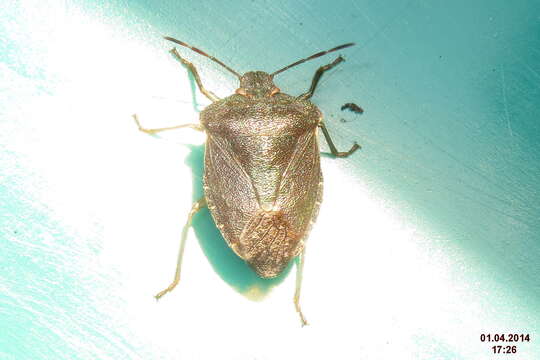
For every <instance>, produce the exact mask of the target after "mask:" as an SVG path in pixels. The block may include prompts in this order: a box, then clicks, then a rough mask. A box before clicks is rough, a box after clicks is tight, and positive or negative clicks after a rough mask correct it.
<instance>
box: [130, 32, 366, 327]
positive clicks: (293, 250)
mask: <svg viewBox="0 0 540 360" xmlns="http://www.w3.org/2000/svg"><path fill="white" fill-rule="evenodd" d="M165 39H166V40H169V41H172V42H174V43H176V44H178V45H181V46H184V47H187V48H190V49H191V50H193V51H195V52H197V53H199V54H201V55H203V56H206V57H208V58H210V59H211V60H212V61H214V62H216V63H218V64H219V65H221V66H222V67H224V68H225V69H227V70H228V71H229V72H231V73H232V74H234V75H235V76H236V77H237V78H238V79H239V81H240V86H239V87H238V89H236V92H235V94H233V95H231V96H228V97H226V98H224V99H220V98H219V97H218V96H216V95H215V94H214V93H212V92H211V91H209V90H207V89H206V88H205V87H204V85H203V84H202V82H201V79H200V77H199V73H198V71H197V69H196V68H195V66H194V65H193V64H192V63H190V62H189V61H187V60H185V59H184V58H182V56H180V54H179V53H178V51H177V50H176V48H173V49H172V50H171V53H172V55H173V56H174V57H175V58H176V59H177V60H179V61H180V62H181V63H182V64H184V65H185V66H186V67H187V68H188V69H189V71H191V73H192V74H193V77H194V78H195V81H196V83H197V85H198V87H199V90H200V91H201V92H202V93H203V94H204V95H205V96H206V97H207V98H208V99H210V100H211V101H212V103H211V104H210V105H208V106H207V107H206V108H205V109H204V110H203V111H201V113H200V124H184V125H179V126H174V127H169V128H160V129H146V128H144V127H142V126H141V124H140V123H139V121H138V119H137V117H136V115H134V118H135V121H136V122H137V125H138V127H139V130H141V131H143V132H146V133H150V134H153V133H157V132H160V131H164V130H171V129H178V128H184V127H190V128H193V129H196V130H199V131H204V132H205V133H206V135H207V141H206V144H205V157H204V179H203V182H204V186H203V188H204V197H203V198H202V199H200V200H199V201H197V202H195V204H193V207H192V209H191V211H190V213H189V216H188V220H187V223H186V225H185V226H184V229H183V231H182V238H181V243H180V251H179V255H178V261H177V267H176V272H175V276H174V280H173V282H172V283H171V284H170V285H169V286H168V287H167V288H166V289H164V290H163V291H161V292H159V293H158V294H157V295H156V298H157V299H159V298H160V297H162V296H163V295H164V294H166V293H167V292H169V291H171V290H172V289H174V287H175V286H176V285H177V284H178V282H179V280H180V270H181V263H182V255H183V251H184V245H185V241H186V237H187V231H188V229H189V226H190V225H191V220H192V218H193V216H194V215H195V213H197V211H199V210H200V209H201V208H202V207H204V206H208V208H209V210H210V213H211V215H212V217H213V219H214V222H215V224H216V225H217V227H218V228H219V230H220V232H221V234H222V235H223V238H224V239H225V241H226V242H227V244H228V245H229V246H230V247H231V248H232V250H233V251H234V252H235V253H236V254H237V255H238V256H239V257H241V258H242V259H244V260H245V261H246V262H247V263H248V264H249V265H250V266H251V268H253V270H254V271H255V272H256V273H257V274H258V275H259V276H260V277H262V278H272V277H275V276H277V275H279V274H280V273H281V272H282V271H283V269H284V268H285V267H286V266H287V265H288V264H289V263H290V261H291V260H292V259H293V258H295V257H297V256H299V261H298V266H297V274H296V276H297V277H296V290H295V294H294V305H295V308H296V311H297V312H298V314H299V315H300V320H301V321H302V325H306V324H307V322H306V320H305V318H304V316H303V314H302V311H301V309H300V303H299V300H300V288H301V282H302V268H303V264H304V253H305V245H304V244H305V240H306V237H307V235H308V233H309V231H310V228H311V226H312V225H313V223H314V222H315V219H316V218H317V213H318V211H319V206H320V203H321V201H322V190H323V178H322V174H321V167H320V154H319V145H318V142H317V128H320V129H321V130H322V133H323V135H324V138H325V139H326V141H327V143H328V146H329V148H330V151H331V153H332V154H333V155H334V156H335V157H338V158H343V157H347V156H349V155H350V154H352V153H353V152H355V151H356V150H357V149H358V148H359V147H360V146H359V145H358V144H356V143H354V145H353V146H352V147H351V148H350V150H349V151H346V152H339V151H338V150H337V149H336V147H335V146H334V143H333V142H332V139H331V137H330V134H329V133H328V130H327V128H326V126H325V124H324V123H323V121H322V113H321V111H320V110H319V109H318V108H317V106H315V105H314V104H313V103H312V102H311V101H310V100H309V99H310V98H311V97H312V96H313V93H314V91H315V88H316V87H317V84H318V82H319V80H320V78H321V76H322V75H323V73H324V72H325V71H328V70H330V69H332V68H333V67H334V66H336V65H337V64H339V63H341V62H342V61H343V60H344V59H343V58H342V57H341V56H338V57H337V58H336V59H335V60H334V61H333V62H331V63H329V64H327V65H324V66H321V67H320V68H319V69H318V70H317V71H316V72H315V75H314V77H313V79H312V82H311V87H310V88H309V90H308V91H307V92H306V93H304V94H302V95H300V96H291V95H287V94H284V93H282V92H281V90H280V89H279V88H278V87H277V86H276V85H275V84H274V82H273V78H274V76H276V75H277V74H279V73H281V72H283V71H285V70H288V69H290V68H291V67H293V66H296V65H299V64H301V63H304V62H306V61H308V60H311V59H315V58H318V57H320V56H323V55H325V54H328V53H331V52H334V51H337V50H341V49H344V48H347V47H349V46H352V45H354V44H353V43H348V44H344V45H340V46H336V47H335V48H332V49H330V50H326V51H321V52H318V53H316V54H314V55H311V56H309V57H307V58H304V59H302V60H298V61H296V62H294V63H292V64H290V65H288V66H285V67H284V68H282V69H280V70H277V71H275V72H273V73H271V74H269V73H266V72H263V71H250V72H247V73H245V74H244V75H240V74H239V73H237V72H236V71H234V70H233V69H231V68H230V67H228V66H227V65H225V64H224V63H223V62H221V61H220V60H218V59H216V58H215V57H213V56H210V55H208V54H206V53H205V52H204V51H202V50H199V49H197V48H195V47H192V46H191V45H189V44H186V43H184V42H182V41H179V40H176V39H173V38H170V37H165Z"/></svg>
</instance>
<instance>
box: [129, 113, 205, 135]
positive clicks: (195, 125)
mask: <svg viewBox="0 0 540 360" xmlns="http://www.w3.org/2000/svg"><path fill="white" fill-rule="evenodd" d="M133 119H135V123H136V124H137V126H138V127H139V130H140V131H142V132H145V133H147V134H155V133H158V132H160V131H166V130H174V129H181V128H186V127H188V128H191V129H194V130H198V131H204V129H203V127H202V126H201V125H199V124H182V125H177V126H170V127H165V128H157V129H146V128H143V127H142V126H141V123H140V122H139V118H138V117H137V115H136V114H133Z"/></svg>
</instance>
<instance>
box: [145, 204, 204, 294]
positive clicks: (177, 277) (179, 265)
mask: <svg viewBox="0 0 540 360" xmlns="http://www.w3.org/2000/svg"><path fill="white" fill-rule="evenodd" d="M205 206H206V198H204V197H203V198H201V199H199V200H198V201H196V202H195V203H194V204H193V206H192V207H191V210H190V212H189V215H188V219H187V222H186V224H185V225H184V228H183V229H182V238H181V240H180V250H179V251H178V259H177V261H176V272H175V273H174V280H173V282H172V283H171V284H170V285H169V286H168V287H167V288H166V289H164V290H162V291H160V292H159V293H157V295H156V296H155V298H156V300H159V299H160V298H161V297H162V296H163V295H165V294H166V293H168V292H170V291H172V290H173V289H174V288H175V287H176V285H178V283H179V282H180V271H181V270H182V258H183V255H184V248H185V246H186V238H187V234H188V230H189V227H190V226H191V221H192V220H193V216H195V214H196V213H197V212H198V211H199V210H201V209H202V208H203V207H205Z"/></svg>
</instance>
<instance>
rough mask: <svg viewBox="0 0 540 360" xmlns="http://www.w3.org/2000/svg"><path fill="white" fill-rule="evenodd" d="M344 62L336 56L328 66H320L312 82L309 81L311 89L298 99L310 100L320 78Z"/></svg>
mask: <svg viewBox="0 0 540 360" xmlns="http://www.w3.org/2000/svg"><path fill="white" fill-rule="evenodd" d="M342 61H345V59H343V58H342V57H341V56H338V57H337V59H336V60H334V61H332V62H331V63H330V64H326V65H324V66H321V67H320V68H318V69H317V71H316V72H315V75H314V76H313V80H311V87H310V88H309V91H308V92H307V93H305V94H302V95H300V96H299V97H298V98H299V99H302V100H307V99H310V98H311V97H312V96H313V93H314V92H315V88H317V84H318V83H319V80H320V79H321V76H322V75H323V73H324V72H325V71H328V70H330V69H331V68H333V67H334V66H336V65H337V64H339V63H340V62H342Z"/></svg>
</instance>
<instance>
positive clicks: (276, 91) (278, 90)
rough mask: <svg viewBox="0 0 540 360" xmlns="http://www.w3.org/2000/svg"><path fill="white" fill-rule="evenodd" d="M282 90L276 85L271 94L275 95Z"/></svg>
mask: <svg viewBox="0 0 540 360" xmlns="http://www.w3.org/2000/svg"><path fill="white" fill-rule="evenodd" d="M280 91H281V90H280V89H279V88H278V87H275V88H273V89H272V91H271V92H270V96H274V95H276V94H279V92H280Z"/></svg>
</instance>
